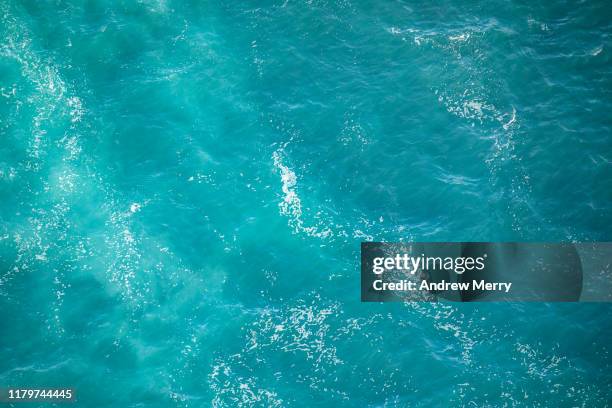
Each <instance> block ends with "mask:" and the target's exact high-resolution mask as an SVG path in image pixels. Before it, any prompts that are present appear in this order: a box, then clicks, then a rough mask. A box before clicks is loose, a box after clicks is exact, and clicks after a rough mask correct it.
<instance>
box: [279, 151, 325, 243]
mask: <svg viewBox="0 0 612 408" xmlns="http://www.w3.org/2000/svg"><path fill="white" fill-rule="evenodd" d="M282 155H283V153H282V149H279V150H277V151H275V152H274V153H272V160H273V161H274V167H276V169H278V171H279V173H280V178H281V184H282V186H281V190H282V192H283V199H282V201H281V202H280V203H279V205H278V207H279V209H280V213H281V215H284V216H286V217H288V218H289V226H290V227H291V228H292V229H293V231H294V232H295V233H300V232H303V233H306V234H307V235H309V236H311V237H317V238H328V237H330V236H332V235H333V232H332V230H331V229H330V228H329V227H327V226H325V225H318V226H307V225H306V224H305V223H304V220H303V219H302V215H303V214H302V201H301V200H300V197H299V196H298V194H297V176H296V175H295V172H294V171H293V170H291V169H290V168H289V167H287V166H286V165H285V164H284V163H283V156H282Z"/></svg>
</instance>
